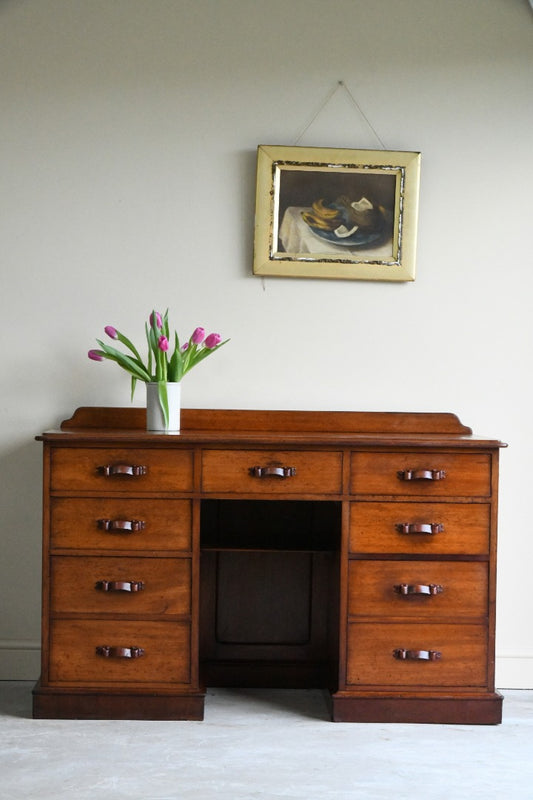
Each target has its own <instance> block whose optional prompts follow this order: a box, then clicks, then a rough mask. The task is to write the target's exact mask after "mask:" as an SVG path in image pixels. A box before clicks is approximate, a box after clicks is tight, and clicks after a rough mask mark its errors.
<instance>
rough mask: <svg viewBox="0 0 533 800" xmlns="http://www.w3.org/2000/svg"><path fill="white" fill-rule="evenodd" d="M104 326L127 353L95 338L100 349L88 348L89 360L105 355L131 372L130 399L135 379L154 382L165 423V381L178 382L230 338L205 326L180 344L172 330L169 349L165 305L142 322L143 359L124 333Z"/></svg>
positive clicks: (96, 359)
mask: <svg viewBox="0 0 533 800" xmlns="http://www.w3.org/2000/svg"><path fill="white" fill-rule="evenodd" d="M104 330H105V332H106V334H107V335H108V336H109V338H110V339H114V340H116V341H119V342H120V343H121V344H123V345H124V346H125V347H126V348H127V349H128V350H129V351H130V353H129V354H128V353H123V352H121V351H120V350H117V349H116V348H115V347H111V346H110V345H108V344H106V343H105V342H103V341H101V340H100V339H97V340H96V341H97V342H98V344H99V345H100V349H99V350H89V353H88V356H89V358H90V359H91V360H92V361H104V359H108V360H109V361H114V362H115V363H116V364H118V365H119V367H122V369H125V370H126V372H129V373H130V375H131V398H132V400H133V395H134V393H135V387H136V384H137V381H143V382H144V383H151V382H155V383H157V384H158V389H159V402H160V403H161V408H162V410H163V415H164V418H165V422H166V424H168V396H167V387H166V384H167V383H168V382H170V383H174V382H175V383H179V382H180V381H181V379H182V378H183V377H184V375H186V374H187V372H189V371H190V370H191V369H192V368H193V367H195V366H196V365H197V364H199V363H200V362H201V361H203V360H204V359H205V358H207V357H208V356H210V355H211V354H212V353H214V352H215V350H218V349H219V348H220V347H222V345H224V344H226V342H228V341H229V339H225V340H224V341H222V337H221V336H220V334H219V333H210V334H209V335H207V336H206V332H205V329H204V328H196V329H195V330H194V331H193V333H192V334H191V336H190V338H189V340H188V341H186V342H184V343H183V344H182V345H180V341H179V338H178V334H177V333H176V332H174V350H173V352H172V353H171V346H170V330H169V324H168V309H167V310H166V311H165V313H164V314H160V313H159V311H152V313H151V314H150V318H149V323H148V322H146V323H145V332H146V340H147V343H148V359H147V361H146V362H144V361H143V360H142V358H141V356H140V355H139V352H138V350H137V348H136V347H135V345H134V344H133V343H132V342H131V341H130V340H129V339H128V337H127V336H124V334H122V333H121V332H120V331H118V330H117V329H116V328H114V327H113V326H112V325H106V327H105V328H104Z"/></svg>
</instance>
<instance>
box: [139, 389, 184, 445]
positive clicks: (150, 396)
mask: <svg viewBox="0 0 533 800" xmlns="http://www.w3.org/2000/svg"><path fill="white" fill-rule="evenodd" d="M165 386H166V391H167V397H168V425H167V424H166V423H165V415H164V413H163V409H162V407H161V402H160V400H159V384H158V383H147V384H146V430H148V431H160V432H163V433H179V430H180V411H181V383H166V384H165Z"/></svg>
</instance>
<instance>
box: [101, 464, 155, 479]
mask: <svg viewBox="0 0 533 800" xmlns="http://www.w3.org/2000/svg"><path fill="white" fill-rule="evenodd" d="M96 470H97V472H99V473H101V474H102V475H104V476H105V477H106V478H112V477H114V476H116V475H132V476H133V477H139V476H140V475H146V473H147V472H148V467H145V466H143V465H141V464H139V465H137V464H103V465H102V466H100V467H97V468H96Z"/></svg>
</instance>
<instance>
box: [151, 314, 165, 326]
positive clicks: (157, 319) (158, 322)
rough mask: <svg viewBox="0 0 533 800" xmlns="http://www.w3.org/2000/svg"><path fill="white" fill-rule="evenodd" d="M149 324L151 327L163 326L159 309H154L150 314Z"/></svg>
mask: <svg viewBox="0 0 533 800" xmlns="http://www.w3.org/2000/svg"><path fill="white" fill-rule="evenodd" d="M154 313H155V324H154ZM150 325H151V326H152V328H154V327H155V328H159V329H161V328H162V327H163V318H162V317H161V314H160V313H159V311H155V312H152V313H151V314H150Z"/></svg>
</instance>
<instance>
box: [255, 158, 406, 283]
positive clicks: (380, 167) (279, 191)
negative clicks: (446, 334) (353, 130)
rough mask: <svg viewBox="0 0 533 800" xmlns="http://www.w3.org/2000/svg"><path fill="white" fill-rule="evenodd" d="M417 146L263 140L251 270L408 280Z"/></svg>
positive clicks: (317, 275) (319, 276)
mask: <svg viewBox="0 0 533 800" xmlns="http://www.w3.org/2000/svg"><path fill="white" fill-rule="evenodd" d="M419 173H420V153H417V152H402V151H385V150H345V149H340V150H339V149H337V150H334V149H331V148H320V147H311V148H309V147H286V146H270V145H260V146H259V147H258V151H257V187H256V217H255V249H254V273H255V274H257V275H276V276H290V277H316V278H346V279H368V280H388V281H390V280H399V281H411V280H414V278H415V250H416V231H417V217H418V189H419Z"/></svg>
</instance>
